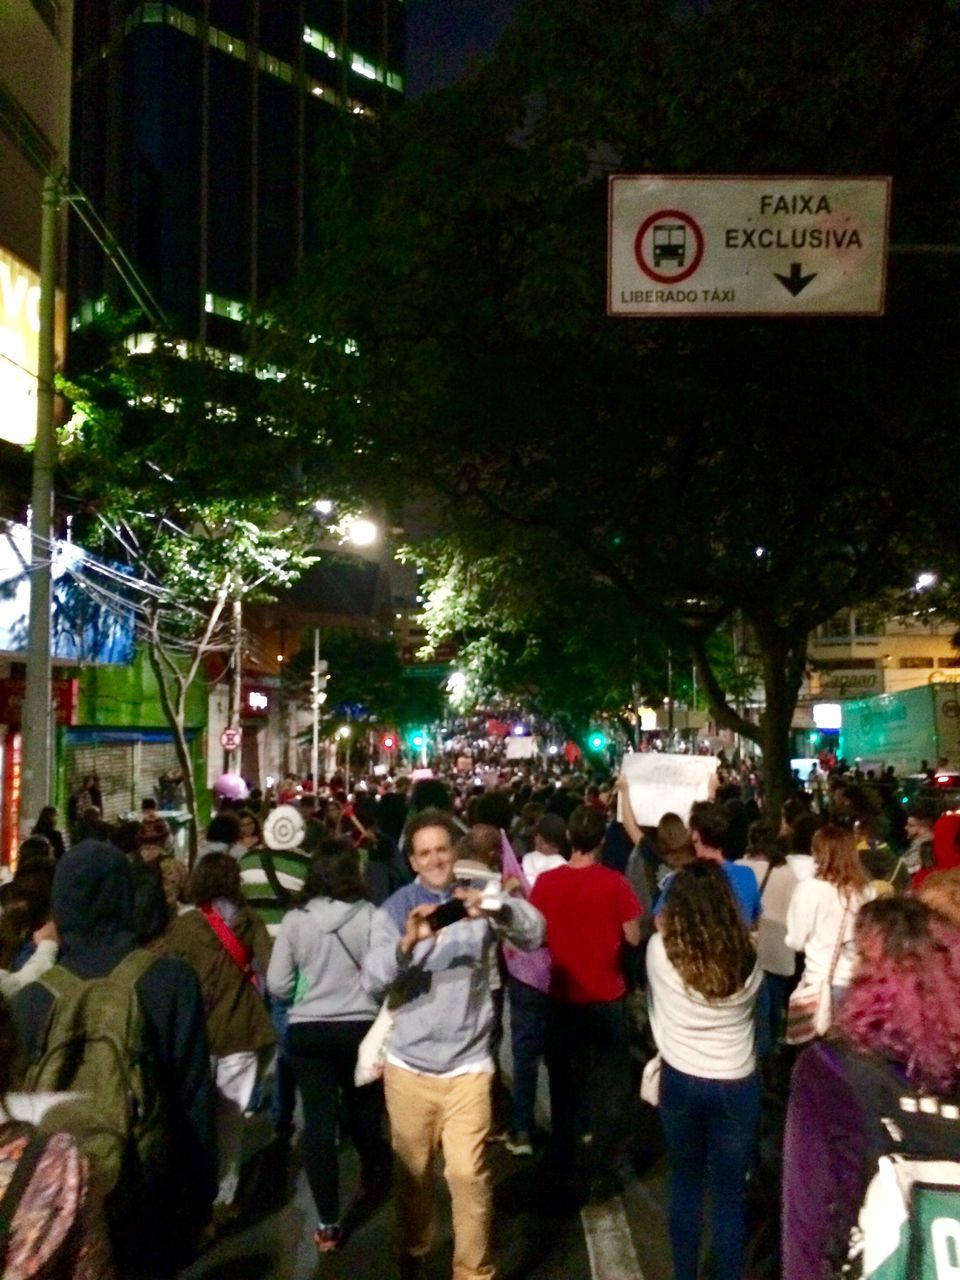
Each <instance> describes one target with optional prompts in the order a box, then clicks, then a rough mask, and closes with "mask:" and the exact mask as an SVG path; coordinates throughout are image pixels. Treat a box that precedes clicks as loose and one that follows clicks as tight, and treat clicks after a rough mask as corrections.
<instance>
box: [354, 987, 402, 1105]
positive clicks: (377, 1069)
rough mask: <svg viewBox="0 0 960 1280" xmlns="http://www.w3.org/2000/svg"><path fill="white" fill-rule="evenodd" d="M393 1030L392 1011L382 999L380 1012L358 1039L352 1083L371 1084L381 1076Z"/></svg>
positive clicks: (358, 1084) (358, 1085) (359, 1084)
mask: <svg viewBox="0 0 960 1280" xmlns="http://www.w3.org/2000/svg"><path fill="white" fill-rule="evenodd" d="M392 1031H393V1012H392V1010H390V1009H388V1008H387V1001H386V1000H384V1002H383V1004H382V1005H381V1006H380V1012H379V1013H378V1014H377V1016H376V1017H375V1018H374V1020H373V1024H372V1026H371V1027H370V1030H369V1031H368V1032H367V1034H366V1035H365V1036H364V1037H363V1039H362V1040H361V1041H360V1047H359V1048H358V1049H357V1065H356V1066H355V1067H354V1069H353V1083H354V1084H355V1085H357V1087H358V1088H359V1087H360V1086H361V1085H365V1084H373V1082H374V1081H375V1080H380V1079H381V1078H382V1076H383V1068H384V1064H385V1063H386V1060H387V1047H388V1045H389V1044H390V1035H391V1033H392Z"/></svg>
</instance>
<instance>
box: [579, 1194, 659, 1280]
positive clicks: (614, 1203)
mask: <svg viewBox="0 0 960 1280" xmlns="http://www.w3.org/2000/svg"><path fill="white" fill-rule="evenodd" d="M580 1221H581V1222H582V1223H583V1234H584V1235H585V1236H586V1240H587V1256H588V1257H589V1259H590V1271H591V1273H592V1275H593V1280H643V1272H642V1271H641V1270H640V1262H639V1259H638V1258H637V1251H636V1249H635V1248H634V1246H633V1236H632V1235H631V1234H630V1226H629V1223H628V1222H627V1211H626V1207H625V1205H624V1203H623V1198H622V1197H621V1196H612V1197H611V1198H610V1199H609V1200H607V1201H606V1202H605V1203H604V1204H599V1205H585V1206H584V1208H583V1209H581V1210H580Z"/></svg>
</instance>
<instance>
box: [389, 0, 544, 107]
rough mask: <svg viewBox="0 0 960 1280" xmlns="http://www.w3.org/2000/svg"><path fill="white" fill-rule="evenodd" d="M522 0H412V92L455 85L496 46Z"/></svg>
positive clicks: (409, 25) (409, 30) (409, 57)
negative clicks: (476, 61)
mask: <svg viewBox="0 0 960 1280" xmlns="http://www.w3.org/2000/svg"><path fill="white" fill-rule="evenodd" d="M520 3H521V0H407V94H408V96H409V97H412V98H415V97H417V96H419V95H420V94H421V93H428V92H429V91H430V90H431V89H439V88H442V87H443V86H444V85H447V84H450V83H452V82H453V81H454V80H456V79H457V77H458V76H459V75H461V74H462V73H463V72H464V71H465V70H466V69H467V67H469V65H470V63H471V61H472V60H473V59H474V58H476V57H478V56H483V55H485V54H489V53H491V52H492V51H493V49H494V48H495V47H496V44H497V41H498V40H499V38H500V36H501V34H502V32H503V30H504V28H505V27H506V26H508V24H509V23H510V22H511V21H512V20H513V18H514V17H515V16H516V13H517V10H518V9H519V8H520Z"/></svg>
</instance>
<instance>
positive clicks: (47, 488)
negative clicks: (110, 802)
mask: <svg viewBox="0 0 960 1280" xmlns="http://www.w3.org/2000/svg"><path fill="white" fill-rule="evenodd" d="M59 207H60V184H59V179H58V178H57V177H56V176H55V175H53V174H48V175H47V176H46V177H45V178H44V180H43V217H42V222H41V227H40V334H39V352H38V358H37V440H36V444H35V446H34V451H33V489H32V495H31V515H30V617H29V624H28V626H29V632H28V635H29V639H28V644H27V664H26V665H27V676H26V688H25V690H24V698H23V731H22V732H23V747H22V757H21V758H22V762H23V764H22V767H23V801H22V804H21V808H20V825H21V830H22V831H29V830H30V828H31V827H32V826H33V823H34V822H36V820H37V817H38V815H39V813H40V810H41V809H42V808H43V806H44V805H46V804H49V803H50V794H51V792H50V779H51V772H52V771H51V761H50V750H51V744H52V738H51V733H50V717H51V691H50V678H51V663H50V651H51V640H50V613H51V600H52V595H53V589H52V583H53V565H52V560H53V539H52V533H53V481H54V470H55V468H56V461H57V436H56V430H55V428H54V424H53V379H54V373H55V351H54V317H55V298H56V287H57V211H58V209H59Z"/></svg>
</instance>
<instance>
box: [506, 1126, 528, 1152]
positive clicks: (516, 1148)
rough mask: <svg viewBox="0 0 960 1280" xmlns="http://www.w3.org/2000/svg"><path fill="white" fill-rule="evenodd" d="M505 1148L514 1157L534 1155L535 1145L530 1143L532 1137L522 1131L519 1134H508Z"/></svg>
mask: <svg viewBox="0 0 960 1280" xmlns="http://www.w3.org/2000/svg"><path fill="white" fill-rule="evenodd" d="M505 1146H506V1148H507V1150H508V1151H509V1152H510V1154H511V1155H512V1156H532V1155H533V1143H532V1142H531V1141H530V1135H529V1133H524V1132H523V1131H522V1130H521V1131H520V1132H519V1133H511V1134H508V1135H507V1139H506V1143H505Z"/></svg>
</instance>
